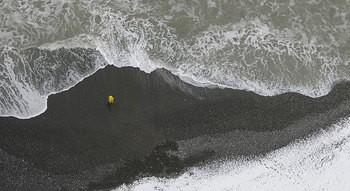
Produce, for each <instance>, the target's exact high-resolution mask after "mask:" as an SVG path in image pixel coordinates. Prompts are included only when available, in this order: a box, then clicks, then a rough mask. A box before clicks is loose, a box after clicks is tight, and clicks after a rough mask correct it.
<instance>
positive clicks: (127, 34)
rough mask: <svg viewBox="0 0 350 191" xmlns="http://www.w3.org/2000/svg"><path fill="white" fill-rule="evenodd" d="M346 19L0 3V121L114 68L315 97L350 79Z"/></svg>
mask: <svg viewBox="0 0 350 191" xmlns="http://www.w3.org/2000/svg"><path fill="white" fill-rule="evenodd" d="M349 21H350V1H349V0H333V1H326V0H313V1H297V0H292V1H271V0H265V1H260V0H259V1H258V0H246V1H229V0H216V1H215V0H201V1H199V0H193V1H189V0H168V1H161V2H159V1H152V0H135V1H123V0H77V1H73V0H46V1H42V0H33V1H27V0H2V1H0V116H15V117H18V118H30V117H33V116H36V115H38V114H40V113H42V112H43V111H45V109H46V100H47V97H48V95H50V94H53V93H57V92H60V91H63V90H66V89H68V88H70V87H72V86H74V85H75V84H76V83H78V82H79V81H81V80H82V79H84V78H85V77H87V76H89V75H91V74H93V73H94V72H95V71H96V70H98V69H99V68H102V67H104V66H106V65H109V64H110V65H115V66H117V67H123V66H133V67H138V68H140V69H141V70H143V71H145V72H152V71H153V70H155V69H157V68H165V69H167V70H169V71H171V72H172V73H174V74H176V75H178V76H180V77H181V78H182V79H183V80H185V81H188V82H190V83H192V84H194V85H200V86H203V85H216V86H219V87H228V88H234V89H243V90H249V91H254V92H256V93H258V94H260V95H268V96H272V95H276V94H280V93H283V92H298V93H301V94H304V95H307V96H311V97H319V96H322V95H325V94H327V93H328V92H329V91H330V90H331V87H332V85H333V84H334V83H336V82H337V81H341V80H349V79H350V64H349V63H350V33H349V31H350V24H349Z"/></svg>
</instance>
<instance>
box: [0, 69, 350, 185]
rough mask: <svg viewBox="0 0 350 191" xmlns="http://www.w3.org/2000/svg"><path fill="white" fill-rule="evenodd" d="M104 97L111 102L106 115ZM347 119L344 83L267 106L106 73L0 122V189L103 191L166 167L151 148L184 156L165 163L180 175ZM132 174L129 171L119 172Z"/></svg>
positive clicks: (155, 75) (231, 94)
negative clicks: (25, 115)
mask: <svg viewBox="0 0 350 191" xmlns="http://www.w3.org/2000/svg"><path fill="white" fill-rule="evenodd" d="M111 94H112V95H114V96H115V97H116V103H115V104H113V105H112V107H111V108H110V109H109V108H107V107H106V102H107V96H108V95H111ZM349 114H350V83H340V84H338V85H337V86H335V87H334V88H333V90H332V92H331V93H329V94H328V95H327V96H324V97H320V98H316V99H314V98H310V97H306V96H303V95H300V94H296V93H285V94H281V95H277V96H271V97H265V96H259V95H257V94H255V93H253V92H248V91H241V90H231V89H219V88H214V89H211V88H199V87H194V86H192V85H189V84H187V83H184V82H183V81H181V80H180V79H179V78H178V77H176V76H174V75H172V74H171V73H170V72H168V71H165V70H156V71H155V72H152V73H151V74H146V73H144V72H141V71H140V70H138V69H136V68H121V69H119V68H115V67H112V66H107V67H106V68H104V69H101V70H99V71H97V72H96V73H95V74H94V75H92V76H90V77H88V78H86V79H84V80H83V81H82V82H80V83H79V84H77V85H76V86H75V87H73V88H71V89H69V90H67V91H64V92H61V93H58V94H55V95H51V96H49V99H48V109H47V111H45V112H44V113H43V114H41V115H39V116H37V117H34V118H31V119H27V120H19V119H16V118H13V117H3V118H0V170H1V171H2V173H1V175H0V180H1V181H0V186H2V187H3V188H5V189H8V190H11V189H26V190H38V189H41V190H42V189H44V190H60V189H62V190H64V189H68V190H77V189H93V188H95V189H100V188H110V187H114V186H116V185H119V184H121V183H124V182H128V181H132V180H133V178H134V177H135V175H137V174H138V173H147V171H150V170H149V169H148V168H144V166H145V165H148V166H152V165H154V166H155V168H164V166H163V167H162V166H157V163H158V162H159V161H158V162H157V160H156V159H154V157H153V158H152V156H160V155H162V156H163V155H164V153H163V151H162V153H161V154H159V153H157V152H158V151H157V149H156V148H159V145H161V144H162V143H164V142H166V141H169V140H170V141H173V142H175V143H176V144H178V148H177V149H176V150H177V152H181V153H182V154H183V155H184V157H185V158H181V159H180V163H181V164H180V163H178V162H179V161H178V160H177V159H176V161H177V162H175V163H171V165H174V164H176V165H175V166H177V167H178V168H177V169H176V170H174V171H176V173H179V172H181V170H182V169H183V168H186V166H191V165H196V163H198V162H201V161H202V162H203V161H207V160H213V159H215V158H217V157H223V156H240V155H258V154H264V153H267V152H269V151H272V150H275V149H278V148H280V147H283V146H285V145H287V144H289V143H290V142H292V141H294V140H296V139H300V138H303V137H306V136H309V135H311V134H312V133H314V132H317V131H318V130H320V129H321V128H325V127H327V126H329V125H330V124H332V123H334V122H336V121H338V120H339V119H341V118H342V117H345V116H348V115H349ZM203 143H206V144H203ZM157 145H158V146H157ZM164 156H165V155H164ZM167 157H168V156H165V159H164V160H168V159H169V157H168V158H167ZM155 158H157V157H155ZM158 158H159V157H158ZM169 160H170V159H169ZM174 160H175V159H174ZM126 161H127V163H125V162H126ZM189 161H190V162H189ZM125 164H126V165H125ZM128 165H129V166H128ZM133 166H135V168H133ZM130 169H134V170H135V169H136V170H135V172H134V173H133V174H127V173H125V172H126V171H127V172H130ZM172 172H173V171H171V172H170V173H172ZM149 174H150V175H164V173H160V172H158V171H155V172H154V173H153V172H151V173H149ZM121 175H122V176H121ZM88 186H90V188H89V187H88Z"/></svg>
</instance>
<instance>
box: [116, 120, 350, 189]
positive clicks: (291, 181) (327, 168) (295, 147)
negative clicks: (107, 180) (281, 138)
mask: <svg viewBox="0 0 350 191" xmlns="http://www.w3.org/2000/svg"><path fill="white" fill-rule="evenodd" d="M349 158H350V119H346V120H343V121H341V122H339V123H337V124H335V125H333V126H332V127H331V128H330V130H328V131H324V132H321V133H319V134H318V135H315V136H313V137H310V138H308V139H307V140H301V141H298V142H295V143H293V144H290V145H288V146H286V147H284V148H282V149H278V150H276V151H273V152H271V153H270V154H268V155H267V156H265V157H258V158H254V159H234V160H226V161H217V162H215V163H212V164H209V165H206V166H203V167H194V168H191V169H189V170H188V171H187V172H185V173H184V174H183V175H181V176H179V177H176V178H155V177H148V178H143V179H141V180H139V181H136V182H134V183H133V184H131V185H123V186H121V187H119V188H117V189H115V190H315V191H316V190H344V191H345V190H349V188H350V176H349V175H350V172H349V170H348V169H349V168H350V161H349Z"/></svg>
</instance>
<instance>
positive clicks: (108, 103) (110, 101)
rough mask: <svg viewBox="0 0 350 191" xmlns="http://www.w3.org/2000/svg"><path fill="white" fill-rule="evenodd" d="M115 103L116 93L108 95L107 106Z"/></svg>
mask: <svg viewBox="0 0 350 191" xmlns="http://www.w3.org/2000/svg"><path fill="white" fill-rule="evenodd" d="M112 103H114V95H110V96H108V101H107V106H108V107H109V106H111V105H112Z"/></svg>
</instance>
